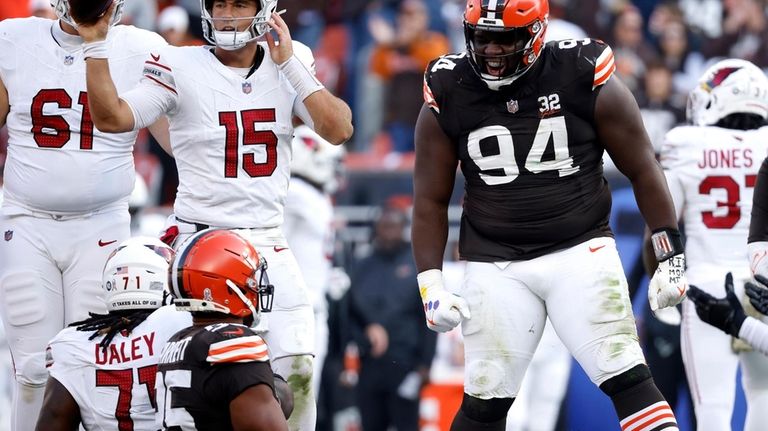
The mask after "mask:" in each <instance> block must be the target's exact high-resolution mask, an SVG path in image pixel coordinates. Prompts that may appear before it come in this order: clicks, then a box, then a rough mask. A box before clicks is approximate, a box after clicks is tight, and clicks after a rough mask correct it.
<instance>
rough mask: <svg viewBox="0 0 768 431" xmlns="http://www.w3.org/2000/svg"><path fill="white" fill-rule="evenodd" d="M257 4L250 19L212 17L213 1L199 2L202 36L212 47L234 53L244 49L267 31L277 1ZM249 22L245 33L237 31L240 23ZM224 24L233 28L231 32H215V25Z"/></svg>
mask: <svg viewBox="0 0 768 431" xmlns="http://www.w3.org/2000/svg"><path fill="white" fill-rule="evenodd" d="M255 1H257V3H258V6H259V8H258V11H257V12H256V15H254V16H252V17H238V18H233V17H226V18H214V17H213V4H214V0H200V13H201V18H202V21H203V36H204V37H205V40H207V41H208V42H210V43H212V44H213V45H215V46H217V47H219V48H221V49H225V50H227V51H234V50H238V49H240V48H242V47H244V46H245V45H246V44H247V43H248V42H250V41H252V40H254V39H257V38H259V37H261V36H263V35H264V34H265V33H266V32H268V31H269V24H268V23H267V22H268V21H269V20H270V18H271V17H272V13H273V12H274V11H275V9H276V8H277V0H255ZM243 21H250V23H251V24H250V25H249V26H248V28H247V29H245V31H238V27H239V25H240V23H242V22H243ZM217 22H224V23H227V24H228V25H231V26H233V27H234V29H232V30H216V23H217Z"/></svg>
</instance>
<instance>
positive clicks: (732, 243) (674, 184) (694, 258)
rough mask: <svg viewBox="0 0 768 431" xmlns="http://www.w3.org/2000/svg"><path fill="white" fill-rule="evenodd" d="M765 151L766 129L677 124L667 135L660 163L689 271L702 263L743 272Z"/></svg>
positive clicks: (767, 151)
mask: <svg viewBox="0 0 768 431" xmlns="http://www.w3.org/2000/svg"><path fill="white" fill-rule="evenodd" d="M766 155H768V127H763V128H761V129H757V130H733V129H724V128H720V127H695V126H681V127H676V128H674V129H672V130H670V131H669V132H668V133H667V135H666V137H665V139H664V143H663V145H662V147H661V166H662V167H663V168H664V173H665V175H666V177H667V184H668V185H669V191H670V193H671V194H672V198H673V200H674V202H675V209H676V210H677V214H678V216H680V217H681V218H682V220H683V221H684V224H685V235H686V247H685V254H686V258H687V259H686V261H687V263H688V268H689V270H691V272H690V274H693V273H695V272H696V269H697V268H700V267H701V266H702V265H703V266H708V265H710V266H711V265H717V266H721V267H728V268H733V269H738V268H742V269H743V270H744V271H745V272H746V271H747V265H748V263H749V261H748V258H747V247H746V245H747V236H748V233H749V220H750V214H751V212H752V193H753V191H754V187H755V182H756V180H757V172H758V170H759V169H760V164H761V162H762V160H763V159H764V158H765V157H766ZM747 275H748V274H747Z"/></svg>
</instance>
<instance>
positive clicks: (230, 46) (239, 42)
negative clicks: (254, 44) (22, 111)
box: [213, 30, 254, 51]
mask: <svg viewBox="0 0 768 431" xmlns="http://www.w3.org/2000/svg"><path fill="white" fill-rule="evenodd" d="M213 39H214V40H215V41H216V46H218V47H219V48H221V49H224V50H227V51H235V50H237V49H240V48H242V47H244V46H245V44H247V43H248V42H250V41H251V40H253V39H254V37H253V35H252V34H251V32H250V31H216V30H214V31H213Z"/></svg>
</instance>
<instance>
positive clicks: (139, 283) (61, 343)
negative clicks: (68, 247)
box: [37, 237, 192, 431]
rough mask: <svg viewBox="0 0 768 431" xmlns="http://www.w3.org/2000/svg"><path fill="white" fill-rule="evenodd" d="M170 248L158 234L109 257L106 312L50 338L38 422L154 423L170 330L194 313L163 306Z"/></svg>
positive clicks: (101, 426)
mask: <svg viewBox="0 0 768 431" xmlns="http://www.w3.org/2000/svg"><path fill="white" fill-rule="evenodd" d="M173 256H174V253H173V250H172V249H171V248H170V247H168V246H167V245H165V244H163V243H162V242H160V241H159V240H158V239H155V238H148V237H147V238H142V237H136V238H131V239H129V240H127V241H124V242H123V243H121V244H120V245H119V246H118V248H117V250H116V251H115V252H114V253H113V254H112V256H111V257H110V258H109V259H108V260H107V263H106V265H105V267H104V273H103V279H102V284H103V287H104V291H105V296H106V304H107V309H108V310H109V312H108V313H107V314H95V313H91V317H90V318H88V319H86V320H82V321H80V322H76V323H74V324H72V325H71V326H70V327H68V328H66V329H64V330H62V331H61V332H59V334H58V335H56V336H55V337H54V338H53V339H52V340H51V342H50V343H49V345H48V350H47V364H46V366H47V367H48V370H49V371H50V378H49V381H48V386H47V389H46V397H45V402H44V404H43V408H42V410H41V413H40V418H39V420H38V424H37V429H38V430H41V431H42V430H60V429H75V427H76V424H78V423H82V425H83V427H84V428H85V429H87V430H137V431H139V430H145V431H150V430H151V431H154V430H156V429H157V427H156V426H155V411H156V408H157V403H156V401H155V376H156V375H157V364H158V361H159V358H160V352H161V351H162V349H163V346H164V345H165V344H166V342H167V341H168V339H169V338H171V336H172V335H173V334H175V333H176V332H178V331H180V330H181V329H183V328H186V327H188V326H190V325H192V316H191V315H190V314H189V313H187V312H182V311H177V310H176V309H175V307H173V306H165V307H163V306H162V304H163V298H164V295H165V293H166V292H168V266H169V264H170V262H171V261H172V260H173Z"/></svg>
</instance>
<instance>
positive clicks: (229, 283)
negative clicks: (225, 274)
mask: <svg viewBox="0 0 768 431" xmlns="http://www.w3.org/2000/svg"><path fill="white" fill-rule="evenodd" d="M226 283H227V286H229V288H230V289H232V290H233V291H234V292H235V295H237V297H238V298H240V300H241V301H243V304H245V305H246V306H247V307H248V309H249V310H251V316H253V321H254V323H257V322H258V317H259V315H258V314H256V309H255V308H254V307H253V303H252V302H251V300H250V299H248V298H246V297H245V295H243V292H242V291H241V290H240V288H239V287H237V285H236V284H235V283H233V282H232V281H231V280H230V279H227V281H226Z"/></svg>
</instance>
